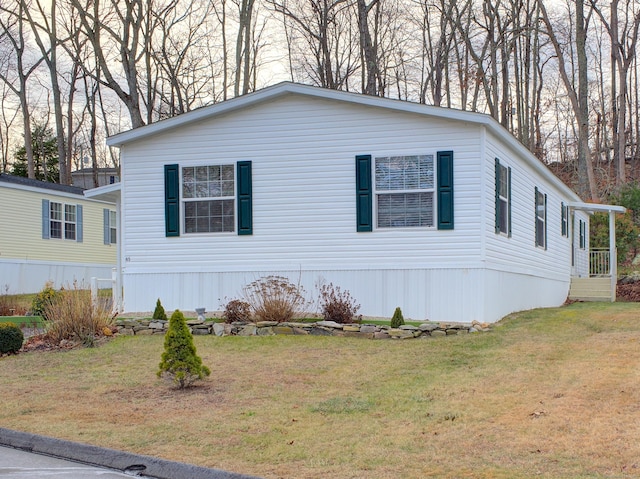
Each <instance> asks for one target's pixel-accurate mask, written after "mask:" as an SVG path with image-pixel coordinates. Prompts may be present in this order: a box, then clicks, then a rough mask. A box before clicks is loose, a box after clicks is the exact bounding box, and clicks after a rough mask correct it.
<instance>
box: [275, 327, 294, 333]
mask: <svg viewBox="0 0 640 479" xmlns="http://www.w3.org/2000/svg"><path fill="white" fill-rule="evenodd" d="M273 332H274V334H285V335H289V334H293V328H290V327H289V326H274V327H273Z"/></svg>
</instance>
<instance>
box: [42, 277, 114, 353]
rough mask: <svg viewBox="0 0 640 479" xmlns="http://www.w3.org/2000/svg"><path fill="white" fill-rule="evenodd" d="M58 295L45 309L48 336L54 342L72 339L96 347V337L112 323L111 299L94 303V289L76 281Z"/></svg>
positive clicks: (44, 316)
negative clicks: (92, 295)
mask: <svg viewBox="0 0 640 479" xmlns="http://www.w3.org/2000/svg"><path fill="white" fill-rule="evenodd" d="M58 294H59V295H58V296H57V297H56V299H55V301H52V302H49V304H47V305H46V306H45V308H44V311H43V318H45V319H46V323H47V334H48V336H49V337H50V338H51V339H52V340H53V341H55V342H60V341H62V340H63V339H69V340H76V341H80V342H81V343H82V344H84V345H85V346H93V345H94V344H95V339H96V337H98V336H101V335H102V334H103V332H104V330H105V328H109V326H111V325H112V323H113V318H112V316H111V311H110V308H109V304H108V300H107V299H106V298H103V300H100V298H99V300H98V301H97V303H95V304H94V303H93V302H92V301H91V291H89V290H88V289H83V286H82V285H79V284H78V283H77V282H74V283H73V286H72V287H68V288H67V289H66V290H63V291H61V292H59V293H58Z"/></svg>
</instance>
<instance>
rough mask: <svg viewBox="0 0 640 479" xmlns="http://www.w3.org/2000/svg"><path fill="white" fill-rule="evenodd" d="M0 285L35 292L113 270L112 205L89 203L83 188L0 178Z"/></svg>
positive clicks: (13, 291) (114, 234) (107, 274)
mask: <svg viewBox="0 0 640 479" xmlns="http://www.w3.org/2000/svg"><path fill="white" fill-rule="evenodd" d="M0 204H2V205H3V207H2V208H1V209H0V225H1V226H0V287H1V288H2V292H3V293H4V292H5V291H6V292H8V293H11V294H17V293H35V292H38V291H40V290H41V289H42V288H43V287H44V285H45V283H47V282H49V281H50V282H52V283H53V284H54V285H55V287H58V288H59V287H61V286H67V285H69V284H71V283H73V281H74V280H75V281H78V283H80V284H84V285H86V286H87V287H89V284H90V281H91V278H92V277H97V278H111V275H112V269H113V268H114V267H115V266H116V258H117V255H116V247H115V246H116V245H115V242H116V238H117V231H116V205H115V203H111V202H107V201H100V200H88V199H86V198H85V197H84V195H83V190H82V188H76V187H73V186H66V185H58V184H54V183H45V182H43V181H38V180H33V179H28V178H21V177H17V176H12V175H7V174H0Z"/></svg>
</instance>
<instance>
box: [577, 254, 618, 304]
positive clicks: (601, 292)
mask: <svg viewBox="0 0 640 479" xmlns="http://www.w3.org/2000/svg"><path fill="white" fill-rule="evenodd" d="M610 258H611V255H610V252H609V250H608V249H592V250H591V251H589V276H588V277H587V276H585V277H577V276H575V277H572V278H571V286H570V288H569V299H573V300H579V301H615V300H616V283H617V274H614V275H612V271H611V270H612V268H611V263H610Z"/></svg>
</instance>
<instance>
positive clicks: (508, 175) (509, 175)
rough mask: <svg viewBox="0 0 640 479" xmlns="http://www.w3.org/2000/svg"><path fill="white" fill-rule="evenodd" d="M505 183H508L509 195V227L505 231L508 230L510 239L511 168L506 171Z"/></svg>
mask: <svg viewBox="0 0 640 479" xmlns="http://www.w3.org/2000/svg"><path fill="white" fill-rule="evenodd" d="M507 181H508V182H509V184H508V186H507V187H508V189H509V191H508V192H507V193H508V195H509V196H508V198H509V202H508V203H507V208H508V209H509V211H508V212H507V218H508V221H509V225H508V227H507V230H508V233H507V236H508V237H509V238H511V167H509V168H508V169H507Z"/></svg>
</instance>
